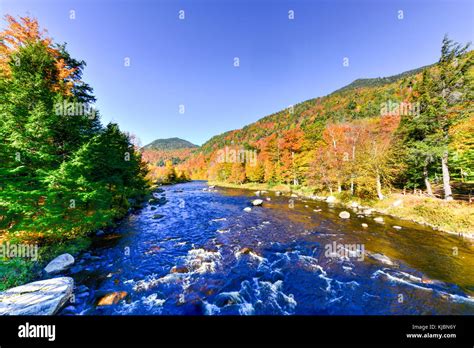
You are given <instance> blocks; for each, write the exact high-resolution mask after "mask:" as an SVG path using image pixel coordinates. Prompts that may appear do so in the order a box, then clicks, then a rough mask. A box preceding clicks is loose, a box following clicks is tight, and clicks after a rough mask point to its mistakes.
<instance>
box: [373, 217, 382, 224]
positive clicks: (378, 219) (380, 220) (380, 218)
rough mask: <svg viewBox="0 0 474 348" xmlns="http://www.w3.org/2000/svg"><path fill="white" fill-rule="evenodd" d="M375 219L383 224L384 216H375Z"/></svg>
mask: <svg viewBox="0 0 474 348" xmlns="http://www.w3.org/2000/svg"><path fill="white" fill-rule="evenodd" d="M374 221H375V222H378V223H379V224H383V217H381V216H377V217H376V218H374Z"/></svg>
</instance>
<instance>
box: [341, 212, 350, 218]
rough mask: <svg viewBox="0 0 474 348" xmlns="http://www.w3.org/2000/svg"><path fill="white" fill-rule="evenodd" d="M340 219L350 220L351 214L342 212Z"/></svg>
mask: <svg viewBox="0 0 474 348" xmlns="http://www.w3.org/2000/svg"><path fill="white" fill-rule="evenodd" d="M339 217H340V218H341V219H349V218H350V217H351V214H350V213H349V212H347V211H341V212H340V213H339Z"/></svg>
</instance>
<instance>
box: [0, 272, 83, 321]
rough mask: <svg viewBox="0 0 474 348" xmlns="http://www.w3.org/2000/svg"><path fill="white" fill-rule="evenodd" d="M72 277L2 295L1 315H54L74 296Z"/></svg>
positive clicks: (7, 291)
mask: <svg viewBox="0 0 474 348" xmlns="http://www.w3.org/2000/svg"><path fill="white" fill-rule="evenodd" d="M73 288H74V280H73V279H72V278H70V277H60V278H52V279H47V280H40V281H37V282H32V283H28V284H25V285H21V286H17V287H15V288H11V289H8V290H6V291H4V292H1V293H0V315H53V314H55V313H57V312H58V310H59V309H60V308H61V307H62V306H63V305H64V304H65V303H66V302H67V301H68V300H69V298H70V297H71V296H72V292H73Z"/></svg>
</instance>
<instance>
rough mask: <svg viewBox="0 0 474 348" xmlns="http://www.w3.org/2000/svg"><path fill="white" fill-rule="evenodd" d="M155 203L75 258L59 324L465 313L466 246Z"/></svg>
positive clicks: (288, 203) (270, 213) (410, 234)
mask: <svg viewBox="0 0 474 348" xmlns="http://www.w3.org/2000/svg"><path fill="white" fill-rule="evenodd" d="M154 195H155V197H156V198H157V199H160V198H161V201H160V202H161V204H158V205H156V204H155V205H153V204H149V205H147V206H146V207H144V208H143V209H141V210H139V211H137V212H135V213H132V214H130V215H129V216H128V217H127V218H126V219H124V221H122V222H121V223H120V225H119V226H118V227H117V228H116V229H114V231H113V232H108V233H106V234H105V235H102V236H98V237H95V239H94V243H93V246H92V248H91V249H90V250H89V251H87V252H85V253H83V254H81V255H80V256H79V257H78V258H77V259H76V263H75V265H74V266H73V267H72V268H71V269H70V270H69V271H68V272H67V273H66V275H68V276H71V277H73V278H74V280H75V283H76V287H75V292H74V303H71V304H69V305H68V306H66V308H64V309H63V310H62V311H61V312H60V315H125V314H134V315H293V314H295V315H365V314H370V315H375V314H377V315H378V314H381V315H384V314H387V315H399V314H474V247H473V244H472V241H471V240H469V239H463V238H462V237H458V236H455V235H450V234H446V233H443V232H439V231H435V230H432V229H430V228H427V227H423V226H420V225H417V224H414V223H411V222H408V221H403V220H399V219H394V218H391V217H388V216H383V219H384V222H383V223H377V222H375V221H374V217H376V216H379V215H373V214H372V215H369V216H365V215H362V214H361V213H360V212H358V211H356V210H350V209H347V208H342V207H338V206H336V205H332V204H328V203H325V202H319V201H313V200H309V199H303V198H301V199H300V198H290V197H288V196H286V197H285V196H276V195H275V194H274V193H272V192H268V193H265V194H264V195H261V196H260V197H256V195H255V192H254V191H248V190H239V189H225V188H216V189H208V186H207V183H206V182H203V181H194V182H190V183H184V184H178V185H172V186H165V187H163V188H162V192H155V193H154ZM256 198H260V199H262V200H263V201H264V202H263V205H262V206H257V207H253V206H252V205H251V201H252V200H253V199H256ZM246 207H251V211H250V212H247V211H244V208H246ZM342 210H347V211H348V212H349V213H350V214H351V217H350V218H349V219H341V218H340V217H339V213H340V212H341V211H342ZM362 223H366V224H367V225H368V227H366V228H364V227H362ZM393 226H400V227H401V229H395V228H394V227H393ZM111 293H112V294H114V293H115V294H119V295H118V296H115V297H114V296H112V297H114V299H115V300H114V301H112V302H116V303H114V304H110V305H99V304H101V302H100V301H101V299H103V297H104V296H107V295H109V296H110V294H111Z"/></svg>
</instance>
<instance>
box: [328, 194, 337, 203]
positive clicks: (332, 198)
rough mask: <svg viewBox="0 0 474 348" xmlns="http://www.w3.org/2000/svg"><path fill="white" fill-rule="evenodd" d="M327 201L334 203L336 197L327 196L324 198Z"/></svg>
mask: <svg viewBox="0 0 474 348" xmlns="http://www.w3.org/2000/svg"><path fill="white" fill-rule="evenodd" d="M326 202H327V203H335V202H336V197H334V196H329V197H327V198H326Z"/></svg>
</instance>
